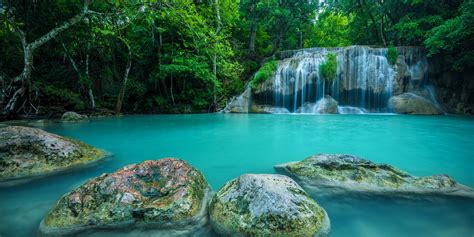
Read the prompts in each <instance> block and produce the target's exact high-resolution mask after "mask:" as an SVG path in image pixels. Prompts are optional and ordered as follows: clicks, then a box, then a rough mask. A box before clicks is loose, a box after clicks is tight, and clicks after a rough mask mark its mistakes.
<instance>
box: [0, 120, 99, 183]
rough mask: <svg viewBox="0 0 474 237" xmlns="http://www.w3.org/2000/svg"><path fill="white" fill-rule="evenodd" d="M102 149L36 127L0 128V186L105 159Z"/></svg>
mask: <svg viewBox="0 0 474 237" xmlns="http://www.w3.org/2000/svg"><path fill="white" fill-rule="evenodd" d="M106 155H107V154H106V152H104V151H103V150H99V149H96V148H94V147H92V146H89V145H87V144H85V143H83V142H80V141H77V140H74V139H70V138H65V137H61V136H58V135H55V134H51V133H48V132H45V131H43V130H41V129H38V128H30V127H21V126H8V127H2V128H0V186H4V185H12V184H17V183H21V182H26V181H28V180H30V179H33V178H36V177H40V176H46V175H51V174H54V173H58V172H62V171H65V170H67V169H70V168H74V167H79V166H83V165H86V164H90V163H91V162H94V161H97V160H99V159H100V158H103V157H105V156H106Z"/></svg>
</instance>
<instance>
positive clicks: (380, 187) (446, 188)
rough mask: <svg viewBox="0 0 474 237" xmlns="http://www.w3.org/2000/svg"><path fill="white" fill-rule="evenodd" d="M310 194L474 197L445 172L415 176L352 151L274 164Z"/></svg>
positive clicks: (468, 189)
mask: <svg viewBox="0 0 474 237" xmlns="http://www.w3.org/2000/svg"><path fill="white" fill-rule="evenodd" d="M275 169H276V171H277V172H279V173H282V174H286V175H289V176H291V177H293V178H295V180H296V181H297V182H298V183H299V184H300V185H301V186H303V188H305V190H307V191H308V192H310V193H311V194H313V195H327V194H341V193H344V194H345V193H359V194H377V195H398V196H414V195H421V194H423V195H452V196H463V197H472V198H474V192H473V190H472V189H470V188H468V187H466V186H464V185H461V184H458V183H456V181H454V180H453V179H451V178H450V177H449V176H447V175H433V176H426V177H415V176H412V175H410V174H407V173H405V172H403V171H401V170H399V169H397V168H395V167H393V166H390V165H387V164H375V163H373V162H371V161H369V160H365V159H362V158H359V157H356V156H352V155H339V154H318V155H314V156H311V157H309V158H306V159H304V160H303V161H299V162H290V163H286V164H281V165H277V166H275Z"/></svg>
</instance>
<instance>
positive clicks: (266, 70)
mask: <svg viewBox="0 0 474 237" xmlns="http://www.w3.org/2000/svg"><path fill="white" fill-rule="evenodd" d="M277 68H278V63H277V62H276V61H275V60H274V59H272V60H270V61H268V62H266V63H265V64H264V65H263V66H262V67H261V68H260V69H259V70H258V72H257V73H255V76H254V78H253V80H252V82H251V86H252V89H256V88H257V86H258V85H260V84H261V83H263V82H264V81H266V80H267V79H268V78H270V77H271V76H272V74H273V72H274V71H275V70H276V69H277Z"/></svg>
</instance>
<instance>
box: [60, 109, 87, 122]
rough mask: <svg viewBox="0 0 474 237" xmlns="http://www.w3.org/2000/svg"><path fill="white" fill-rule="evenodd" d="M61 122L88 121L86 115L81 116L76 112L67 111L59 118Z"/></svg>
mask: <svg viewBox="0 0 474 237" xmlns="http://www.w3.org/2000/svg"><path fill="white" fill-rule="evenodd" d="M61 120H62V121H63V122H78V121H84V120H89V117H87V115H81V114H78V113H76V112H72V111H68V112H66V113H64V114H63V115H62V116H61Z"/></svg>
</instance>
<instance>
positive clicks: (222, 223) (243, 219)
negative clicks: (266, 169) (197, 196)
mask: <svg viewBox="0 0 474 237" xmlns="http://www.w3.org/2000/svg"><path fill="white" fill-rule="evenodd" d="M210 218H211V223H212V225H213V227H214V229H215V230H216V231H217V232H218V233H220V234H224V235H244V236H314V235H315V234H322V235H324V234H327V233H328V232H329V219H328V217H327V214H326V212H325V211H324V209H322V208H321V207H320V206H319V205H318V204H317V203H316V202H315V201H314V200H313V199H311V198H310V197H309V196H308V194H307V193H306V192H305V191H304V190H303V189H301V187H300V186H299V185H298V184H296V183H295V182H294V181H293V180H292V179H290V178H289V177H287V176H282V175H254V174H245V175H242V176H240V177H239V178H237V179H234V180H232V181H230V182H228V183H226V184H225V185H224V186H223V187H222V188H221V189H220V190H219V191H218V192H217V194H216V195H215V196H214V197H213V199H212V201H211V203H210Z"/></svg>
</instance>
